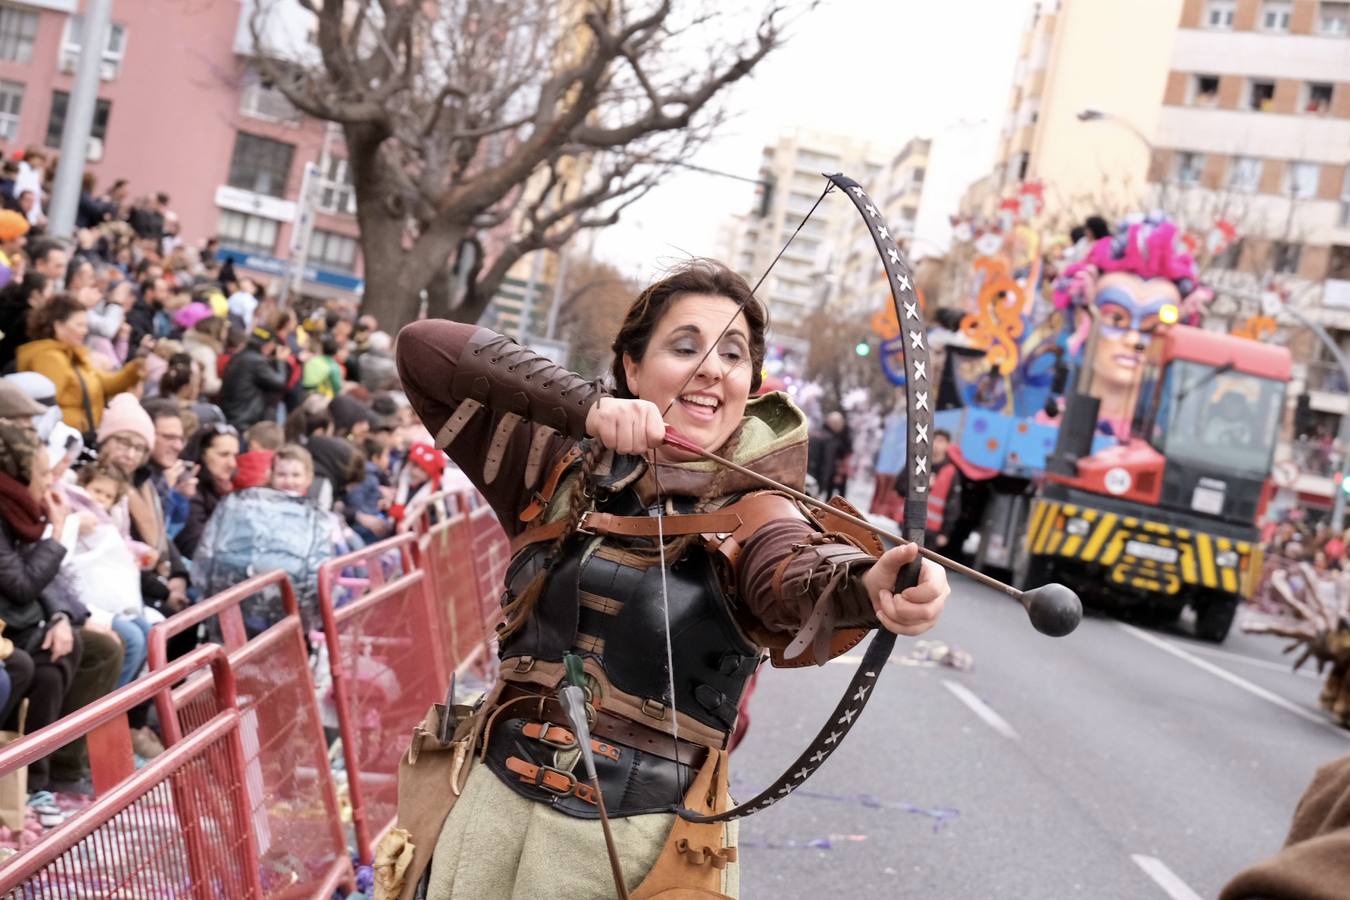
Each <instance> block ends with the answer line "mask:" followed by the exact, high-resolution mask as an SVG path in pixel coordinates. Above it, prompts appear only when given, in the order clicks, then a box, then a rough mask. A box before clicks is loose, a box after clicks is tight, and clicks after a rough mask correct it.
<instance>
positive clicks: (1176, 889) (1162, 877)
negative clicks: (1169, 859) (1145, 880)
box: [1130, 853, 1203, 900]
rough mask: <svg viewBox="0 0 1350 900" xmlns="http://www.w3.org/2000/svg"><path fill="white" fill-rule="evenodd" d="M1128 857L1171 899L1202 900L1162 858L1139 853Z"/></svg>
mask: <svg viewBox="0 0 1350 900" xmlns="http://www.w3.org/2000/svg"><path fill="white" fill-rule="evenodd" d="M1130 859H1132V860H1134V862H1135V865H1137V866H1139V868H1141V869H1143V870H1144V874H1145V875H1147V876H1148V877H1149V878H1152V879H1153V882H1154V884H1156V885H1158V887H1160V888H1162V889H1163V891H1165V892H1166V893H1167V896H1169V897H1171V898H1172V900H1203V898H1202V897H1201V896H1200V895H1199V894H1197V893H1196V892H1195V891H1193V890H1191V889H1190V886H1189V885H1187V884H1186V882H1184V881H1182V880H1181V877H1180V876H1178V875H1177V873H1176V872H1173V871H1172V870H1171V869H1169V868H1167V865H1166V863H1164V862H1163V861H1162V860H1160V859H1157V858H1155V857H1152V856H1144V855H1142V854H1139V853H1134V854H1131V856H1130Z"/></svg>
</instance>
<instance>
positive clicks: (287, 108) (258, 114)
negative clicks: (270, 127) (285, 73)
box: [239, 66, 300, 122]
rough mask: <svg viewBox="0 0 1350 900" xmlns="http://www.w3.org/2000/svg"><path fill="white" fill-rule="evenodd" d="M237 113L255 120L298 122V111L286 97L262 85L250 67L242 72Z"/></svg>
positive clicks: (256, 73) (261, 81) (260, 78)
mask: <svg viewBox="0 0 1350 900" xmlns="http://www.w3.org/2000/svg"><path fill="white" fill-rule="evenodd" d="M239 111H240V112H241V113H243V114H244V115H246V116H252V117H253V118H255V119H267V120H269V121H272V122H299V121H300V110H298V109H296V108H295V107H294V106H293V105H291V101H289V100H287V99H286V95H285V94H283V93H282V92H281V91H279V90H277V89H276V88H274V87H272V86H271V85H268V84H264V83H263V80H262V76H261V75H259V74H258V70H257V69H255V68H253V67H252V66H249V67H248V70H247V71H245V72H244V90H243V92H242V93H241V94H240V97H239Z"/></svg>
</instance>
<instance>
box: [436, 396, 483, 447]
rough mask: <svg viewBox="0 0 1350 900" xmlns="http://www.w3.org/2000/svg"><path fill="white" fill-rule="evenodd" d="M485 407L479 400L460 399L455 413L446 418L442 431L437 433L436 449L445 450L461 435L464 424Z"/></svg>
mask: <svg viewBox="0 0 1350 900" xmlns="http://www.w3.org/2000/svg"><path fill="white" fill-rule="evenodd" d="M482 408H483V404H481V403H479V402H478V401H477V400H470V399H467V398H466V399H464V400H461V401H459V405H458V406H456V407H455V411H454V413H453V414H452V415H451V416H450V418H448V419H446V420H445V424H444V425H442V426H441V430H440V433H439V434H437V435H436V449H437V450H444V449H445V448H446V447H449V446H450V444H452V443H453V442H454V440H455V438H457V437H459V433H460V432H461V431H463V430H464V426H465V425H466V424H468V421H469V420H470V419H472V418H473V417H474V413H476V412H478V411H479V410H480V409H482Z"/></svg>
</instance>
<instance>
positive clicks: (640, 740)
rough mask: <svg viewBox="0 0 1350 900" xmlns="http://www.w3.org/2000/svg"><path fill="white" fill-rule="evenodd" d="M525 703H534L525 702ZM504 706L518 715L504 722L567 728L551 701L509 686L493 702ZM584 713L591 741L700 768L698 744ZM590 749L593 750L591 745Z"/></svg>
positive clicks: (558, 705)
mask: <svg viewBox="0 0 1350 900" xmlns="http://www.w3.org/2000/svg"><path fill="white" fill-rule="evenodd" d="M529 700H534V701H537V702H535V703H530V702H527V701H529ZM506 704H510V705H511V706H512V707H513V708H514V709H515V710H519V713H518V714H517V715H512V711H511V710H508V711H507V713H506V714H505V715H504V717H503V718H505V719H511V718H520V717H526V718H532V719H536V720H538V721H539V722H541V723H542V722H552V723H554V724H557V725H562V726H564V727H566V726H568V725H570V722H569V720H568V718H567V713H566V711H565V710H564V709H563V708H562V704H561V703H559V702H558V701H557V700H556V699H555V698H553V697H549V696H546V695H544V694H540V693H537V692H535V691H528V690H525V689H523V688H520V687H517V686H516V685H514V684H511V683H509V682H508V683H507V684H506V685H505V686H504V687H503V688H502V692H501V696H500V697H499V698H498V700H497V705H498V706H504V705H506ZM586 712H587V716H586V718H587V720H588V721H587V724H588V725H590V728H591V736H592V737H593V738H603V739H604V741H605V742H607V743H611V744H618V745H619V746H621V747H629V748H631V749H634V750H641V751H642V752H643V753H651V754H652V755H654V756H659V757H661V758H662V759H668V760H671V761H673V762H679V763H683V764H684V765H686V766H694V767H698V766H700V765H702V764H703V758H704V756H705V754H706V753H707V749H708V748H707V747H705V746H703V745H702V744H696V743H694V742H693V741H686V740H685V739H684V738H680V739H679V740H678V741H677V740H675V738H674V737H672V736H671V735H669V734H667V733H666V732H664V731H659V730H657V729H655V728H652V727H650V726H648V725H643V724H642V723H641V722H634V721H633V720H631V719H626V718H624V717H622V716H616V715H614V714H613V713H608V712H605V711H604V710H601V709H595V708H594V707H592V706H591V705H590V704H587V706H586ZM527 727H528V726H527ZM567 733H568V736H569V737H570V736H572V733H571V731H568V732H567ZM527 736H528V735H527ZM573 741H575V737H573ZM592 747H594V743H593V744H592Z"/></svg>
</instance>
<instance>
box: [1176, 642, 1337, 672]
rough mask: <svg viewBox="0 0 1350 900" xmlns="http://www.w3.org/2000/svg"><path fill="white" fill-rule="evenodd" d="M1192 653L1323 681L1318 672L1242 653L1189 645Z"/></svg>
mask: <svg viewBox="0 0 1350 900" xmlns="http://www.w3.org/2000/svg"><path fill="white" fill-rule="evenodd" d="M1187 646H1188V647H1189V648H1190V651H1191V652H1192V653H1199V654H1201V655H1203V656H1217V657H1219V658H1221V659H1231V660H1233V661H1234V662H1240V663H1246V664H1247V665H1249V666H1256V667H1257V668H1258V669H1269V670H1270V671H1272V672H1283V673H1284V674H1286V675H1297V676H1299V677H1300V678H1312V679H1313V680H1315V681H1321V680H1322V676H1320V675H1318V674H1317V673H1316V672H1310V671H1305V670H1303V669H1299V670H1298V671H1297V672H1295V671H1294V667H1293V665H1291V664H1290V663H1277V662H1271V661H1270V660H1268V659H1258V658H1257V657H1255V656H1243V655H1242V654H1241V653H1234V652H1233V651H1231V650H1220V649H1219V648H1218V647H1197V646H1195V645H1193V644H1188V645H1187Z"/></svg>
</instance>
